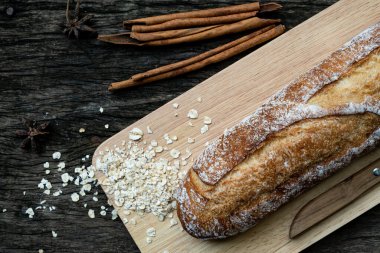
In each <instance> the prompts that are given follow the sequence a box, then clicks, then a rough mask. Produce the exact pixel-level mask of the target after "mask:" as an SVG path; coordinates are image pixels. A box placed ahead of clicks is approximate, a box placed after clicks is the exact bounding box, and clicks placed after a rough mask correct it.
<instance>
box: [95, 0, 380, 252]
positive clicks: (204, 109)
mask: <svg viewBox="0 0 380 253" xmlns="http://www.w3.org/2000/svg"><path fill="white" fill-rule="evenodd" d="M379 20H380V3H378V2H376V1H365V0H360V1H351V0H342V1H340V2H338V3H336V4H334V5H333V6H331V7H329V8H328V9H326V10H324V11H322V12H321V13H319V14H317V15H316V16H314V17H312V18H310V19H309V20H307V21H305V22H304V23H302V24H301V25H299V26H297V27H295V28H294V29H292V30H290V31H289V32H287V33H285V34H284V35H282V36H280V37H279V38H277V39H275V40H273V41H272V42H270V43H268V44H267V45H265V46H263V47H261V48H260V49H258V50H256V51H255V52H253V53H251V54H249V55H248V56H246V57H244V58H243V59H241V60H239V61H238V62H236V63H234V64H232V65H231V66H229V67H228V68H226V69H224V70H223V71H221V72H219V73H217V74H216V75H214V76H213V77H211V78H209V79H207V80H206V81H204V82H202V83H201V84H199V85H197V86H196V87H195V88H193V89H191V90H190V91H188V92H186V93H184V94H183V95H181V96H179V97H177V98H175V99H174V100H172V101H171V102H170V103H167V104H165V105H164V106H162V107H160V108H159V109H157V110H156V111H154V112H152V113H151V114H149V115H147V116H146V117H144V118H143V119H141V120H139V121H137V122H136V123H134V124H132V125H131V126H129V127H127V128H126V129H124V130H123V131H121V132H119V133H118V134H116V135H115V136H113V137H112V138H110V139H108V140H107V141H105V142H104V143H103V144H101V145H100V146H99V147H98V149H97V151H100V150H102V149H104V148H106V147H110V148H112V147H113V145H120V143H121V142H122V141H123V140H127V139H128V131H129V130H130V129H131V128H132V127H139V128H141V129H144V130H145V129H146V126H148V125H149V126H151V128H152V129H153V132H154V133H153V134H152V135H149V136H147V135H145V137H144V138H145V139H144V140H146V141H150V140H152V139H156V140H160V141H162V136H163V135H164V134H165V133H169V135H174V134H175V135H177V136H178V138H179V140H178V142H175V144H173V145H175V146H173V147H175V148H176V149H179V150H180V151H181V152H182V153H184V151H185V148H186V147H188V146H189V144H187V143H186V140H187V137H194V138H195V139H196V141H195V143H194V144H191V146H190V148H191V150H192V151H193V157H196V156H197V155H198V154H199V152H200V151H201V150H202V149H203V148H204V144H205V143H206V142H207V141H209V140H211V139H213V138H215V137H217V136H219V135H220V134H221V133H222V132H223V130H224V129H225V128H227V127H230V126H233V125H234V124H236V123H237V122H238V121H240V120H241V119H243V118H244V117H245V116H247V115H249V114H250V113H252V112H253V111H254V110H255V109H256V108H257V107H258V106H260V105H261V104H262V103H263V102H264V101H265V100H266V99H267V98H268V97H270V96H271V95H273V94H274V93H276V92H277V91H278V90H279V89H281V88H282V87H284V86H285V85H286V84H287V83H289V82H290V81H291V80H293V79H294V78H296V77H297V76H298V75H300V74H302V73H304V72H306V71H307V70H309V69H310V68H312V67H313V66H314V65H316V64H317V63H318V62H320V61H322V60H323V59H324V58H326V57H327V56H328V55H329V54H330V53H331V52H333V51H335V50H337V49H338V48H339V47H341V46H342V45H343V44H344V43H345V42H347V41H349V40H350V39H351V38H352V37H353V36H355V35H356V34H358V33H360V32H361V31H363V30H364V29H366V28H367V27H369V26H370V25H372V24H374V23H376V22H378V21H379ZM198 97H202V102H201V103H199V102H197V98H198ZM172 103H178V104H179V105H180V107H179V108H178V109H177V110H176V111H177V112H178V115H179V116H178V117H174V112H175V111H174V109H173V107H172ZM193 108H194V109H196V110H198V112H199V114H200V117H199V118H198V119H197V120H195V121H193V122H194V125H195V127H189V125H188V124H187V122H188V118H187V117H186V114H187V112H188V111H189V110H190V109H193ZM203 116H210V117H212V119H213V124H212V125H211V126H210V129H209V131H208V132H207V133H206V134H200V127H201V126H202V121H203ZM173 147H172V146H171V147H170V148H173ZM97 154H98V152H95V155H94V158H93V161H95V160H96V158H97V156H96V155H97ZM379 156H380V150H379V149H377V150H376V151H374V152H372V153H371V154H369V155H367V156H365V157H364V158H361V159H358V160H356V161H355V162H353V163H352V164H351V165H350V166H349V167H347V168H345V169H343V170H341V171H340V172H339V173H337V174H336V175H334V176H333V177H331V178H329V179H328V180H326V181H324V182H323V183H321V184H320V185H318V186H317V187H315V188H313V189H312V190H310V191H308V192H307V193H305V194H303V195H302V196H300V197H299V198H297V199H296V200H294V201H292V202H291V203H289V204H287V205H285V206H283V207H282V208H281V209H280V210H279V211H277V212H276V213H275V214H273V215H271V216H269V217H267V218H266V219H264V220H263V221H262V222H261V223H259V225H258V226H256V227H255V228H253V229H250V230H249V231H247V232H246V233H243V234H240V235H238V236H235V237H233V238H230V239H227V240H223V241H201V240H198V239H194V238H192V237H191V236H190V235H188V234H186V233H185V232H183V231H182V232H181V230H180V226H176V227H174V228H169V225H168V223H167V222H164V223H161V222H159V221H158V219H157V218H156V217H154V216H153V215H146V216H144V217H143V218H139V217H137V216H136V217H137V223H138V224H137V225H136V226H134V225H131V224H127V225H126V227H127V229H128V231H129V233H130V234H131V235H132V237H133V239H134V240H135V242H136V244H137V245H138V247H139V248H140V250H141V251H142V252H162V251H163V250H165V249H167V250H169V252H206V251H207V252H220V251H221V250H222V249H223V252H237V251H239V252H275V251H278V252H282V251H283V252H290V251H301V250H302V249H304V248H306V247H307V246H309V245H311V244H312V243H314V242H316V241H318V240H319V239H321V238H323V237H324V236H326V235H328V234H329V233H331V232H332V231H334V230H335V229H337V228H339V227H341V226H342V225H344V224H346V223H347V222H349V221H350V220H352V219H354V218H355V217H357V216H359V215H360V214H362V213H363V212H365V211H367V210H369V209H370V208H371V207H373V206H375V205H376V204H378V203H379V199H380V188H379V187H376V188H374V189H372V190H371V191H369V192H368V193H367V194H365V195H363V196H362V197H361V198H360V199H358V200H357V201H355V202H353V203H352V204H350V205H349V206H347V207H346V208H344V209H342V210H341V211H339V212H337V213H336V214H335V215H333V216H331V217H330V218H328V219H326V220H324V221H323V222H321V223H320V224H319V225H317V226H315V227H313V228H312V229H310V230H309V231H307V232H306V233H304V234H302V235H301V236H300V237H297V238H296V239H293V240H290V239H289V238H288V233H289V226H290V223H291V221H292V220H293V218H294V215H295V214H296V212H297V211H298V210H299V208H300V207H302V205H303V204H305V203H306V202H307V201H308V200H310V199H312V198H314V197H315V196H316V195H318V194H319V193H321V192H323V191H324V190H326V189H328V188H330V187H332V186H333V185H334V184H336V183H337V182H339V181H342V180H343V179H345V178H346V177H348V176H350V175H352V174H353V173H355V172H356V171H358V170H359V169H361V168H363V167H364V166H367V165H368V164H369V163H371V162H372V161H374V160H375V159H377V158H378V157H379ZM97 177H98V178H99V179H100V181H102V178H103V175H102V174H101V173H98V174H97ZM109 197H110V196H109ZM119 215H120V216H121V217H123V213H122V212H120V213H119ZM128 218H130V217H128ZM151 226H153V227H155V228H156V229H157V236H156V237H155V239H154V241H153V243H152V244H147V243H146V241H145V238H146V236H145V231H146V229H147V228H148V227H151Z"/></svg>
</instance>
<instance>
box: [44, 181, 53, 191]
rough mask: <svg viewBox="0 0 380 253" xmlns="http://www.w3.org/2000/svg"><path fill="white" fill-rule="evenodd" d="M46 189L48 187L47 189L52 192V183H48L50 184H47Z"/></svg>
mask: <svg viewBox="0 0 380 253" xmlns="http://www.w3.org/2000/svg"><path fill="white" fill-rule="evenodd" d="M45 187H46V189H49V190H50V189H51V188H52V187H53V186H52V185H51V183H50V182H49V181H48V182H46V184H45Z"/></svg>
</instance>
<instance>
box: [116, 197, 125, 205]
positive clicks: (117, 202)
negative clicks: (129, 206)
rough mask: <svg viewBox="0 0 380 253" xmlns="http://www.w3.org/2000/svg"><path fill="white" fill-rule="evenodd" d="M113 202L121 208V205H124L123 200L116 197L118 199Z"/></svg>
mask: <svg viewBox="0 0 380 253" xmlns="http://www.w3.org/2000/svg"><path fill="white" fill-rule="evenodd" d="M114 201H115V205H116V206H123V204H124V198H120V197H118V198H115V200H114Z"/></svg>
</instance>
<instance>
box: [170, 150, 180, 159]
mask: <svg viewBox="0 0 380 253" xmlns="http://www.w3.org/2000/svg"><path fill="white" fill-rule="evenodd" d="M180 154H181V152H179V151H178V150H177V149H172V150H170V155H171V156H172V157H173V158H178V157H179V155H180Z"/></svg>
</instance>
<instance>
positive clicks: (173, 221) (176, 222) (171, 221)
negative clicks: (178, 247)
mask: <svg viewBox="0 0 380 253" xmlns="http://www.w3.org/2000/svg"><path fill="white" fill-rule="evenodd" d="M177 224H178V221H177V220H176V219H174V218H171V219H170V227H173V226H175V225H177Z"/></svg>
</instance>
